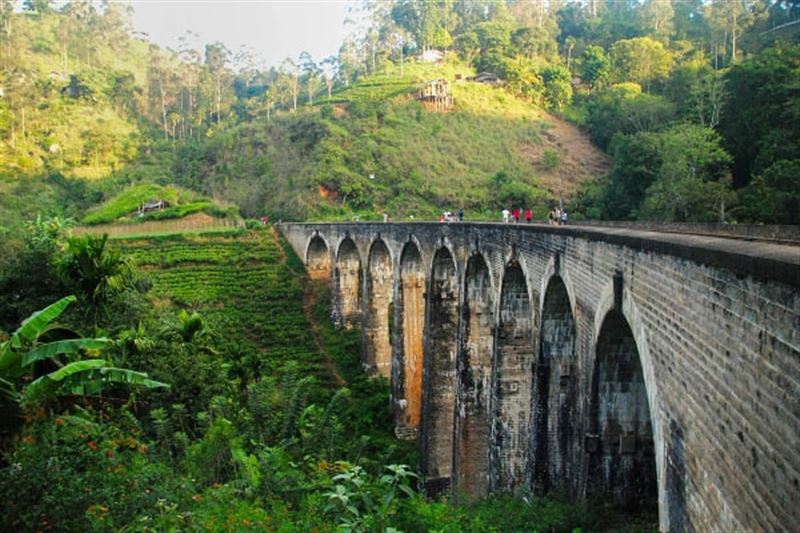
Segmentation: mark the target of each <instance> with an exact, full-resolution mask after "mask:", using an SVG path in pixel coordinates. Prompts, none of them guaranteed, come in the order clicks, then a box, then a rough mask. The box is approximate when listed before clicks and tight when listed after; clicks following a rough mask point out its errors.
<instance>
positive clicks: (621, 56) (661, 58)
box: [610, 37, 673, 87]
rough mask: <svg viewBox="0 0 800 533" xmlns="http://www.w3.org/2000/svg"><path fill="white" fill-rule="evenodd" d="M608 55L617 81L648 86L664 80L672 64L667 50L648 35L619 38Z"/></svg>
mask: <svg viewBox="0 0 800 533" xmlns="http://www.w3.org/2000/svg"><path fill="white" fill-rule="evenodd" d="M610 56H611V62H612V64H613V66H614V73H615V76H616V78H617V81H619V82H626V81H629V82H634V83H638V84H640V85H645V86H648V87H649V85H650V84H651V83H653V82H658V81H663V80H665V79H666V78H667V76H669V73H670V70H671V69H672V64H673V58H672V55H671V54H670V52H669V50H667V49H666V48H665V47H664V45H663V44H662V43H660V42H659V41H656V40H654V39H651V38H649V37H636V38H633V39H622V40H619V41H617V42H615V43H614V45H613V46H612V47H611V53H610Z"/></svg>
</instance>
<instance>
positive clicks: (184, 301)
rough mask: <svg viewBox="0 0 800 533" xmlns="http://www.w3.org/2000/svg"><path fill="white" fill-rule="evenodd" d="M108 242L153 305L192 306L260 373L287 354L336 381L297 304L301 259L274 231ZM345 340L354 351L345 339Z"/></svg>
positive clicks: (321, 378) (279, 363)
mask: <svg viewBox="0 0 800 533" xmlns="http://www.w3.org/2000/svg"><path fill="white" fill-rule="evenodd" d="M112 242H114V243H115V246H117V247H118V248H119V249H121V250H122V251H124V252H125V254H126V255H128V256H129V257H131V258H132V259H133V260H134V261H135V262H136V264H137V265H138V266H139V268H140V269H142V270H144V271H145V272H147V274H148V275H149V276H150V278H151V279H152V281H153V289H152V291H151V295H152V297H153V298H154V299H155V301H156V302H157V303H158V305H170V306H177V307H180V308H187V309H192V310H195V311H199V312H200V313H201V314H202V315H203V316H206V317H208V318H209V319H211V321H212V323H214V324H216V327H217V331H216V333H217V334H218V335H221V336H223V337H225V338H227V339H229V340H230V342H232V343H233V344H238V345H239V347H238V349H239V350H240V351H242V352H247V353H256V352H260V353H261V354H262V355H263V363H264V365H265V371H266V373H267V374H275V373H277V372H278V370H279V369H280V368H281V367H282V366H283V365H284V363H285V362H286V361H290V360H291V361H297V362H298V364H299V365H300V369H301V370H303V371H304V373H307V374H313V375H315V376H316V377H317V378H318V379H319V381H320V383H322V384H331V385H333V384H337V382H339V381H340V378H339V377H338V376H337V374H336V372H335V370H333V369H332V367H331V363H330V361H329V360H328V359H327V358H326V357H327V354H326V353H324V352H323V351H322V349H321V346H319V345H318V344H317V343H316V342H315V338H314V336H313V335H311V334H310V332H311V330H312V325H311V322H310V319H309V317H308V316H307V314H306V312H305V309H304V307H303V306H302V305H300V304H301V303H302V302H303V301H304V298H305V293H304V285H305V283H306V278H305V273H304V270H303V265H302V263H301V262H300V261H299V260H298V259H297V258H296V257H295V256H294V254H291V255H287V251H286V249H284V247H283V246H281V243H280V241H279V237H278V235H277V233H276V232H275V231H274V230H271V229H262V230H253V231H244V230H242V231H238V232H232V233H226V234H218V233H215V234H199V235H181V234H178V235H171V236H163V237H155V238H142V239H125V240H116V241H112ZM347 344H349V347H350V348H353V349H354V353H356V354H357V353H358V348H357V345H356V346H355V347H353V346H352V339H351V340H348V341H347Z"/></svg>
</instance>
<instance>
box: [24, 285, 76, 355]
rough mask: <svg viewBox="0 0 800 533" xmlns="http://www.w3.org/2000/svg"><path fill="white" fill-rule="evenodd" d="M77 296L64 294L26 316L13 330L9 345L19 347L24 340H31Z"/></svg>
mask: <svg viewBox="0 0 800 533" xmlns="http://www.w3.org/2000/svg"><path fill="white" fill-rule="evenodd" d="M76 299H77V298H75V297H74V296H65V297H64V298H61V299H60V300H59V301H57V302H55V303H52V304H50V305H48V306H47V307H45V308H44V309H41V310H39V311H36V312H35V313H33V314H32V315H31V316H29V317H28V318H26V319H25V320H24V321H23V322H22V325H21V326H20V327H19V329H17V331H15V332H14V334H13V335H12V336H11V347H12V348H20V347H21V346H22V343H23V342H24V341H32V340H34V339H36V337H38V336H39V334H40V333H41V332H42V331H43V330H44V328H45V327H47V325H48V324H50V322H52V321H53V320H55V319H57V318H58V317H59V316H61V313H63V312H64V309H66V308H67V306H69V304H71V303H72V302H74V301H75V300H76Z"/></svg>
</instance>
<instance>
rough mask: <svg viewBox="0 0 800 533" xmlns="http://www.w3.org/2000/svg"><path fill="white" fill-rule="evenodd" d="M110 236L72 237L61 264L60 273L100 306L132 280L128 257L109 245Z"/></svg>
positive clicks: (86, 299) (93, 304) (80, 292)
mask: <svg viewBox="0 0 800 533" xmlns="http://www.w3.org/2000/svg"><path fill="white" fill-rule="evenodd" d="M107 242H108V235H100V236H98V235H86V236H83V237H72V238H70V239H68V241H67V250H66V254H65V256H64V258H63V259H62V260H61V262H60V263H59V272H60V274H61V275H62V276H63V277H64V279H65V280H66V281H67V282H69V283H70V284H71V285H73V286H74V287H75V288H76V289H77V290H78V295H79V296H80V298H81V299H83V300H84V301H86V302H87V303H89V304H91V305H92V306H94V307H100V306H101V305H102V304H103V303H105V302H106V301H107V300H108V298H109V297H110V296H111V295H112V294H114V293H115V292H118V291H120V290H122V289H124V288H125V287H127V286H128V285H129V284H130V282H131V280H132V279H133V271H132V270H131V266H130V264H129V263H128V260H127V259H126V258H124V257H122V255H121V254H120V253H119V252H117V251H114V250H110V249H108V248H107V247H106V243H107Z"/></svg>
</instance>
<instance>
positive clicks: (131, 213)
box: [83, 183, 232, 225]
mask: <svg viewBox="0 0 800 533" xmlns="http://www.w3.org/2000/svg"><path fill="white" fill-rule="evenodd" d="M157 200H166V201H167V202H169V204H170V207H168V208H166V209H162V210H159V211H151V212H149V213H146V214H144V215H143V216H141V217H140V216H138V215H137V213H136V211H137V209H138V208H139V206H140V205H141V204H143V203H145V202H149V201H157ZM214 207H215V206H214V203H213V202H212V201H211V200H209V199H208V198H204V197H202V196H200V195H198V194H197V193H195V192H191V191H187V190H185V189H181V188H179V187H174V186H162V185H156V184H147V183H145V184H139V185H133V186H131V187H128V188H127V189H125V190H124V191H122V192H120V193H119V194H117V195H116V196H114V197H113V198H111V199H109V200H108V201H106V202H105V203H103V204H100V205H99V206H97V207H95V208H94V209H92V210H91V211H89V212H88V213H87V214H86V216H85V217H84V218H83V223H84V224H87V225H94V224H104V223H109V222H141V221H145V220H163V219H169V218H181V217H185V216H186V215H190V214H192V213H198V212H201V211H206V212H207V211H213V212H214V213H215V214H225V212H224V211H223V210H221V209H214ZM231 214H232V213H231Z"/></svg>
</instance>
